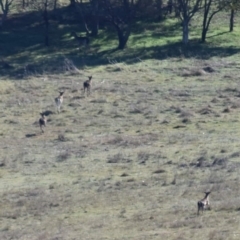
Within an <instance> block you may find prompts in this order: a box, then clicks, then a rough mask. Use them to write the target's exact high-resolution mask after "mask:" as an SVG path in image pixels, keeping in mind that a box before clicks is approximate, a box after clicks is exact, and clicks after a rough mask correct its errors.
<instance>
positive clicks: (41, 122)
mask: <svg viewBox="0 0 240 240" xmlns="http://www.w3.org/2000/svg"><path fill="white" fill-rule="evenodd" d="M40 115H41V116H42V117H41V118H40V119H39V127H40V129H41V131H42V133H44V131H43V127H46V123H47V118H46V116H45V115H44V113H40Z"/></svg>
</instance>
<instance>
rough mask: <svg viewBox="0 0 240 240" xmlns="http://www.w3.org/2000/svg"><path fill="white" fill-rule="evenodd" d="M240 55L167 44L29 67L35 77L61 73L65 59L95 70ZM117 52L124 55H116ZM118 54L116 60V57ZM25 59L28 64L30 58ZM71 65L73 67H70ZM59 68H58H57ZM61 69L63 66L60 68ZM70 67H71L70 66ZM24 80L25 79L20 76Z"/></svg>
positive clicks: (74, 56) (76, 55)
mask: <svg viewBox="0 0 240 240" xmlns="http://www.w3.org/2000/svg"><path fill="white" fill-rule="evenodd" d="M239 52H240V48H233V47H216V46H211V45H207V44H200V43H190V44H189V45H188V46H184V45H183V44H182V43H174V44H166V45H163V46H153V47H145V48H139V49H130V48H129V49H125V50H124V51H118V50H116V49H111V50H106V51H102V52H99V53H89V54H86V55H83V54H82V53H81V52H79V53H78V52H75V51H72V52H70V53H69V54H65V55H64V56H63V55H57V56H55V57H53V58H50V59H46V60H45V61H42V62H36V63H34V64H32V65H33V66H34V67H32V69H31V64H29V66H30V68H29V72H31V73H33V74H42V73H43V72H44V73H60V72H63V71H65V70H66V66H64V64H65V62H66V59H67V60H68V61H69V60H70V62H71V63H72V65H74V66H76V67H77V68H79V69H83V68H84V67H85V66H89V67H94V66H98V65H106V64H109V63H110V61H109V59H112V60H117V62H118V63H119V62H125V63H127V64H133V63H136V59H141V60H147V59H156V60H164V59H170V58H195V59H205V60H207V59H210V58H211V57H219V58H223V57H228V56H231V55H234V54H237V53H239ZM116 53H121V55H117V54H116ZM116 55H117V57H116ZM24 60H25V65H26V62H27V59H24ZM70 65H71V64H70ZM57 66H58V67H57ZM60 66H61V67H60ZM67 67H70V68H71V66H67ZM24 71H26V68H22V69H21V68H20V69H11V70H7V71H4V72H3V73H5V74H6V75H8V76H10V77H13V78H18V76H22V74H24ZM21 78H22V77H21Z"/></svg>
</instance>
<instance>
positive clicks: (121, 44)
mask: <svg viewBox="0 0 240 240" xmlns="http://www.w3.org/2000/svg"><path fill="white" fill-rule="evenodd" d="M117 33H118V49H120V50H123V49H124V48H125V47H126V45H127V41H128V38H129V35H130V31H129V30H128V31H127V32H126V33H125V34H124V30H122V29H121V28H120V27H117Z"/></svg>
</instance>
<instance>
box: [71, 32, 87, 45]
mask: <svg viewBox="0 0 240 240" xmlns="http://www.w3.org/2000/svg"><path fill="white" fill-rule="evenodd" d="M71 36H72V37H74V38H75V40H76V41H77V42H78V44H79V46H80V47H81V46H84V47H88V46H89V42H90V40H89V37H88V36H86V37H79V36H78V35H77V33H76V32H72V33H71Z"/></svg>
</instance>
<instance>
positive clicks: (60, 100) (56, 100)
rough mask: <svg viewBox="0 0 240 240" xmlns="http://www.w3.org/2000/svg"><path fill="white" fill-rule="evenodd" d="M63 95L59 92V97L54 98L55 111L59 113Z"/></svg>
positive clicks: (62, 92)
mask: <svg viewBox="0 0 240 240" xmlns="http://www.w3.org/2000/svg"><path fill="white" fill-rule="evenodd" d="M63 94H64V91H61V92H59V96H58V97H56V98H55V103H56V107H57V111H58V112H60V108H61V106H62V103H63Z"/></svg>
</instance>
